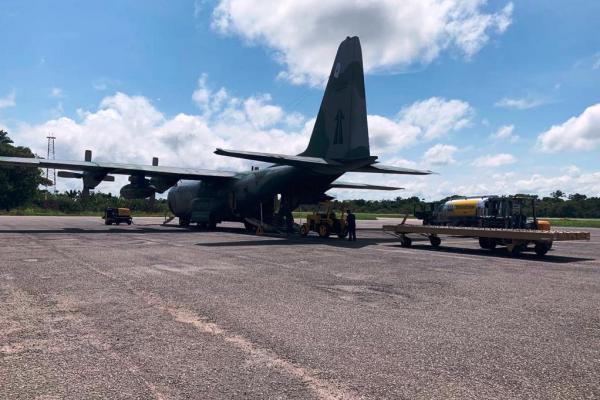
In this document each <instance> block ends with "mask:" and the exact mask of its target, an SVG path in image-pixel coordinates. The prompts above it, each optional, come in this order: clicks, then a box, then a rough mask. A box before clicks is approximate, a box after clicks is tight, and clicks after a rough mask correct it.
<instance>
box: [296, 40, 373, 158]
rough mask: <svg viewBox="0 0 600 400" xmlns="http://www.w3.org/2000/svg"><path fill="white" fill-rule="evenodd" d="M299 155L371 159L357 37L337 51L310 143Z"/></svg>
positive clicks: (361, 65)
mask: <svg viewBox="0 0 600 400" xmlns="http://www.w3.org/2000/svg"><path fill="white" fill-rule="evenodd" d="M299 155H300V156H305V157H319V158H324V159H329V160H336V161H340V162H345V161H348V162H350V161H353V160H357V159H361V158H367V157H369V156H370V153H369V130H368V126H367V104H366V100H365V80H364V73H363V63H362V50H361V47H360V40H359V39H358V37H356V36H354V37H348V38H346V39H345V40H344V41H343V42H342V43H341V44H340V46H339V48H338V51H337V54H336V56H335V61H334V62H333V66H332V68H331V73H330V75H329V80H328V82H327V87H326V89H325V94H324V95H323V100H322V101H321V107H320V108H319V114H318V115H317V120H316V122H315V126H314V128H313V132H312V135H311V137H310V142H309V144H308V147H307V148H306V150H305V151H304V152H303V153H301V154H299Z"/></svg>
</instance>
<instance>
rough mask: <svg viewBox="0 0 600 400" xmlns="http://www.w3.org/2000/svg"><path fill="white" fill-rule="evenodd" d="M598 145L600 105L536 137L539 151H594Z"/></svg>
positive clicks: (599, 140) (599, 141) (599, 138)
mask: <svg viewBox="0 0 600 400" xmlns="http://www.w3.org/2000/svg"><path fill="white" fill-rule="evenodd" d="M599 144H600V103H598V104H595V105H593V106H590V107H588V108H586V109H585V110H584V111H583V112H582V113H581V114H580V115H578V116H576V117H572V118H569V119H568V120H567V121H565V122H563V123H562V124H560V125H554V126H552V127H551V128H550V129H548V130H547V131H546V132H543V133H541V134H540V135H539V136H538V141H537V145H538V148H539V149H540V150H541V151H544V152H548V153H556V152H558V151H564V150H594V149H595V148H596V146H598V145H599Z"/></svg>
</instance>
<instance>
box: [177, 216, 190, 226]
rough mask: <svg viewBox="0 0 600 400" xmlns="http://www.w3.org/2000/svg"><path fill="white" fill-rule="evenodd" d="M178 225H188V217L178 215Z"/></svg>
mask: <svg viewBox="0 0 600 400" xmlns="http://www.w3.org/2000/svg"><path fill="white" fill-rule="evenodd" d="M179 226H190V219H189V218H186V217H179Z"/></svg>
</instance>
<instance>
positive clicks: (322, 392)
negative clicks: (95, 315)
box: [145, 296, 358, 400]
mask: <svg viewBox="0 0 600 400" xmlns="http://www.w3.org/2000/svg"><path fill="white" fill-rule="evenodd" d="M145 300H146V301H148V300H149V301H148V304H150V305H153V306H154V307H157V308H159V309H161V310H163V311H165V312H167V313H168V314H170V315H171V316H172V317H173V318H174V319H175V320H176V321H177V322H182V323H185V324H189V325H192V326H193V327H194V328H196V329H197V330H198V331H200V332H202V333H205V334H209V335H212V336H216V337H218V338H220V339H222V340H223V341H225V342H226V343H228V344H230V345H232V346H234V347H236V348H237V349H239V350H241V351H243V352H244V353H246V354H247V355H248V356H250V357H251V358H252V359H253V360H255V361H257V362H258V363H260V364H262V365H266V366H268V367H271V368H273V367H275V368H276V369H278V370H283V371H285V372H286V373H287V374H288V375H292V376H295V377H296V378H298V379H300V380H301V381H302V382H304V383H306V384H307V385H308V387H309V388H310V389H311V390H312V391H313V392H314V393H315V394H316V396H317V397H318V398H319V399H323V400H335V399H355V398H358V397H357V396H356V395H354V394H352V393H350V392H348V391H346V390H344V389H342V388H340V387H339V386H338V385H333V384H330V383H329V382H326V381H323V380H322V379H319V378H317V377H316V376H315V375H316V374H314V373H313V372H310V371H308V370H307V369H306V368H303V367H300V366H298V365H296V364H294V363H292V362H290V361H287V360H284V359H283V358H281V357H279V356H278V355H277V354H275V353H274V352H273V351H271V350H269V349H266V348H263V347H260V346H259V345H257V344H255V343H253V342H252V341H250V340H248V339H247V338H245V337H243V336H242V335H239V334H236V333H231V332H228V331H226V330H224V329H223V328H221V327H220V326H219V325H217V324H216V323H214V322H209V321H207V319H206V318H204V317H202V316H200V315H198V314H196V313H194V312H192V311H190V310H186V309H182V308H175V307H169V306H166V305H164V304H162V303H161V302H160V300H158V302H156V301H155V300H154V299H150V298H148V297H147V296H145Z"/></svg>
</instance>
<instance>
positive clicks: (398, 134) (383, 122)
mask: <svg viewBox="0 0 600 400" xmlns="http://www.w3.org/2000/svg"><path fill="white" fill-rule="evenodd" d="M367 121H368V124H369V142H370V143H369V144H370V147H371V153H373V154H378V153H390V152H395V151H398V150H399V149H403V148H405V147H408V146H410V145H412V144H414V143H415V142H416V141H417V138H418V137H419V135H420V134H421V130H420V129H419V128H418V127H416V126H414V125H410V124H407V123H405V122H404V121H396V120H393V119H390V118H387V117H382V116H380V115H368V116H367Z"/></svg>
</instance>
